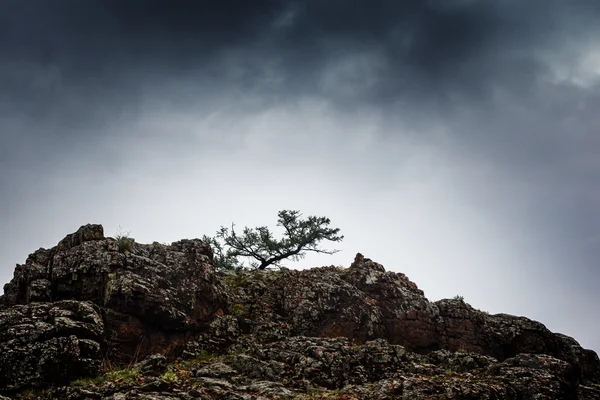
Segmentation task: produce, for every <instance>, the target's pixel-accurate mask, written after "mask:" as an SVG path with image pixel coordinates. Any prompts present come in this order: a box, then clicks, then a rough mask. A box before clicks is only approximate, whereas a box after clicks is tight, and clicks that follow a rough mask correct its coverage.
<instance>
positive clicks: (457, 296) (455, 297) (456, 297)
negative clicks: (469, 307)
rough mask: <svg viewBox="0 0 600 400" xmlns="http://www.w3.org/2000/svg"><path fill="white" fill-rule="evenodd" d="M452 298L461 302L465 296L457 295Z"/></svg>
mask: <svg viewBox="0 0 600 400" xmlns="http://www.w3.org/2000/svg"><path fill="white" fill-rule="evenodd" d="M454 300H458V301H462V302H463V303H464V302H465V298H464V297H462V296H459V295H456V296H454Z"/></svg>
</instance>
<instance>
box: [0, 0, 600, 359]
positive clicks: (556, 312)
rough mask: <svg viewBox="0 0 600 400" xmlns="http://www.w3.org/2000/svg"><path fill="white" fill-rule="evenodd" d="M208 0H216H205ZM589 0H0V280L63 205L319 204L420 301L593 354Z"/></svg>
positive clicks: (265, 207)
mask: <svg viewBox="0 0 600 400" xmlns="http://www.w3.org/2000/svg"><path fill="white" fill-rule="evenodd" d="M215 4H218V5H215ZM599 20H600V3H598V2H597V1H595V0H588V1H586V0H570V1H563V0H528V1H522V0H504V1H502V2H498V1H492V0H429V1H424V0H413V1H408V0H407V1H401V0H389V1H385V0H368V1H367V0H364V1H355V2H352V3H348V2H347V1H342V0H330V1H327V2H324V1H321V0H306V1H286V0H254V1H252V2H247V1H242V0H239V1H234V0H221V1H219V2H217V3H215V2H208V1H166V0H164V1H158V0H149V1H138V0H129V1H127V2H124V1H121V0H103V1H99V0H98V1H95V0H88V1H85V2H84V1H81V0H69V1H67V0H54V1H51V2H50V1H46V0H39V1H36V0H3V1H2V2H0V53H1V54H2V57H1V58H0V220H1V221H2V224H0V281H2V282H6V281H8V280H9V279H10V278H11V276H12V271H13V269H14V266H15V264H16V263H22V262H24V261H25V259H26V257H27V254H29V253H30V252H32V251H34V250H35V249H37V248H38V247H40V246H41V247H51V246H53V245H55V244H56V243H57V242H58V240H60V239H61V238H62V237H64V236H65V235H66V234H67V233H70V232H73V231H74V230H76V229H77V228H78V227H79V226H80V225H83V224H86V223H101V224H103V225H104V228H105V231H106V232H105V233H106V234H107V235H114V234H115V233H116V231H117V229H118V227H119V226H121V227H122V228H123V230H124V231H131V235H132V236H133V237H135V238H136V240H137V241H139V242H152V241H159V242H171V241H174V240H178V239H181V238H191V237H200V236H202V235H203V234H213V233H214V232H215V231H216V230H217V229H218V228H219V226H220V225H228V224H230V223H231V222H235V223H236V224H237V225H238V226H244V225H248V226H256V225H270V226H273V225H274V224H275V220H276V213H277V211H278V210H281V209H300V210H301V211H302V212H304V213H305V214H306V215H319V216H328V217H330V218H331V220H332V225H334V226H336V227H339V228H341V230H342V233H343V234H344V235H345V236H346V239H345V240H344V242H342V243H341V244H339V245H338V246H336V247H337V248H339V249H340V250H341V252H339V253H338V254H336V255H334V256H316V257H307V258H306V259H305V260H304V261H301V262H298V263H294V264H290V265H289V266H290V267H296V268H305V267H310V266H318V265H329V264H343V265H345V266H348V265H349V264H350V263H351V261H352V260H353V258H354V255H355V253H356V252H362V253H363V254H364V255H365V256H367V257H370V258H372V259H374V260H376V261H378V262H380V263H382V264H383V265H384V266H385V267H386V268H387V269H388V270H393V271H397V272H404V273H406V274H407V275H408V276H409V277H410V278H411V280H413V281H415V282H416V283H417V284H418V285H419V287H420V288H422V289H423V290H424V291H425V294H426V296H427V297H428V298H429V299H430V300H437V299H440V298H444V297H452V296H455V295H457V294H460V295H462V296H464V297H465V300H466V301H467V302H469V303H470V304H472V305H473V306H474V307H476V308H480V309H482V310H486V311H490V312H492V313H496V312H506V313H511V314H516V315H524V316H527V317H530V318H532V319H536V320H539V321H541V322H543V323H544V324H546V326H548V328H550V329H551V330H553V331H558V332H562V333H565V334H568V335H571V336H574V337H575V338H576V339H577V340H578V341H579V342H580V343H581V344H582V345H583V346H584V347H587V348H592V349H594V350H596V351H597V352H598V351H600V337H599V336H598V331H600V320H599V318H598V312H597V304H598V303H599V302H600V291H598V290H597V286H598V284H599V283H600V272H599V271H598V259H599V257H600V214H599V213H598V212H597V210H596V208H597V206H598V204H599V201H600V185H599V183H600V157H598V154H600V130H599V128H600V113H599V112H598V110H600V24H598V21H599Z"/></svg>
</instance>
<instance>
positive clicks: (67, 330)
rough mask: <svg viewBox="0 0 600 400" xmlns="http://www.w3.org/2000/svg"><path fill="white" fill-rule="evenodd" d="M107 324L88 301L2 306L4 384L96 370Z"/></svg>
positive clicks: (0, 377)
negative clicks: (4, 308) (3, 308)
mask: <svg viewBox="0 0 600 400" xmlns="http://www.w3.org/2000/svg"><path fill="white" fill-rule="evenodd" d="M103 328H104V325H103V322H102V317H101V316H100V310H99V308H98V307H96V306H95V305H94V304H92V303H88V302H78V301H59V302H55V303H35V304H30V305H17V306H13V307H10V308H8V309H6V310H3V311H0V388H2V389H5V390H12V389H20V388H23V387H27V386H40V385H47V384H55V383H65V382H68V381H69V380H72V379H76V378H78V377H80V376H94V375H97V374H98V372H99V368H100V362H101V354H100V346H101V344H102V343H103V333H104V331H103Z"/></svg>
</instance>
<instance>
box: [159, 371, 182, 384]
mask: <svg viewBox="0 0 600 400" xmlns="http://www.w3.org/2000/svg"><path fill="white" fill-rule="evenodd" d="M160 379H162V380H163V381H165V382H168V383H177V382H179V377H178V376H177V374H176V373H175V372H174V371H167V372H165V373H164V374H162V376H161V377H160Z"/></svg>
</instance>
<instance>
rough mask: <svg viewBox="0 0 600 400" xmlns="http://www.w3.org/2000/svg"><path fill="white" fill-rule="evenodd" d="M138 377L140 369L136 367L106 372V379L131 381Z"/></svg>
mask: <svg viewBox="0 0 600 400" xmlns="http://www.w3.org/2000/svg"><path fill="white" fill-rule="evenodd" d="M139 377H140V371H139V370H138V369H136V368H125V369H119V370H116V371H111V372H109V373H107V374H106V379H107V380H109V381H123V382H133V381H136V380H137V379H138V378H139Z"/></svg>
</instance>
